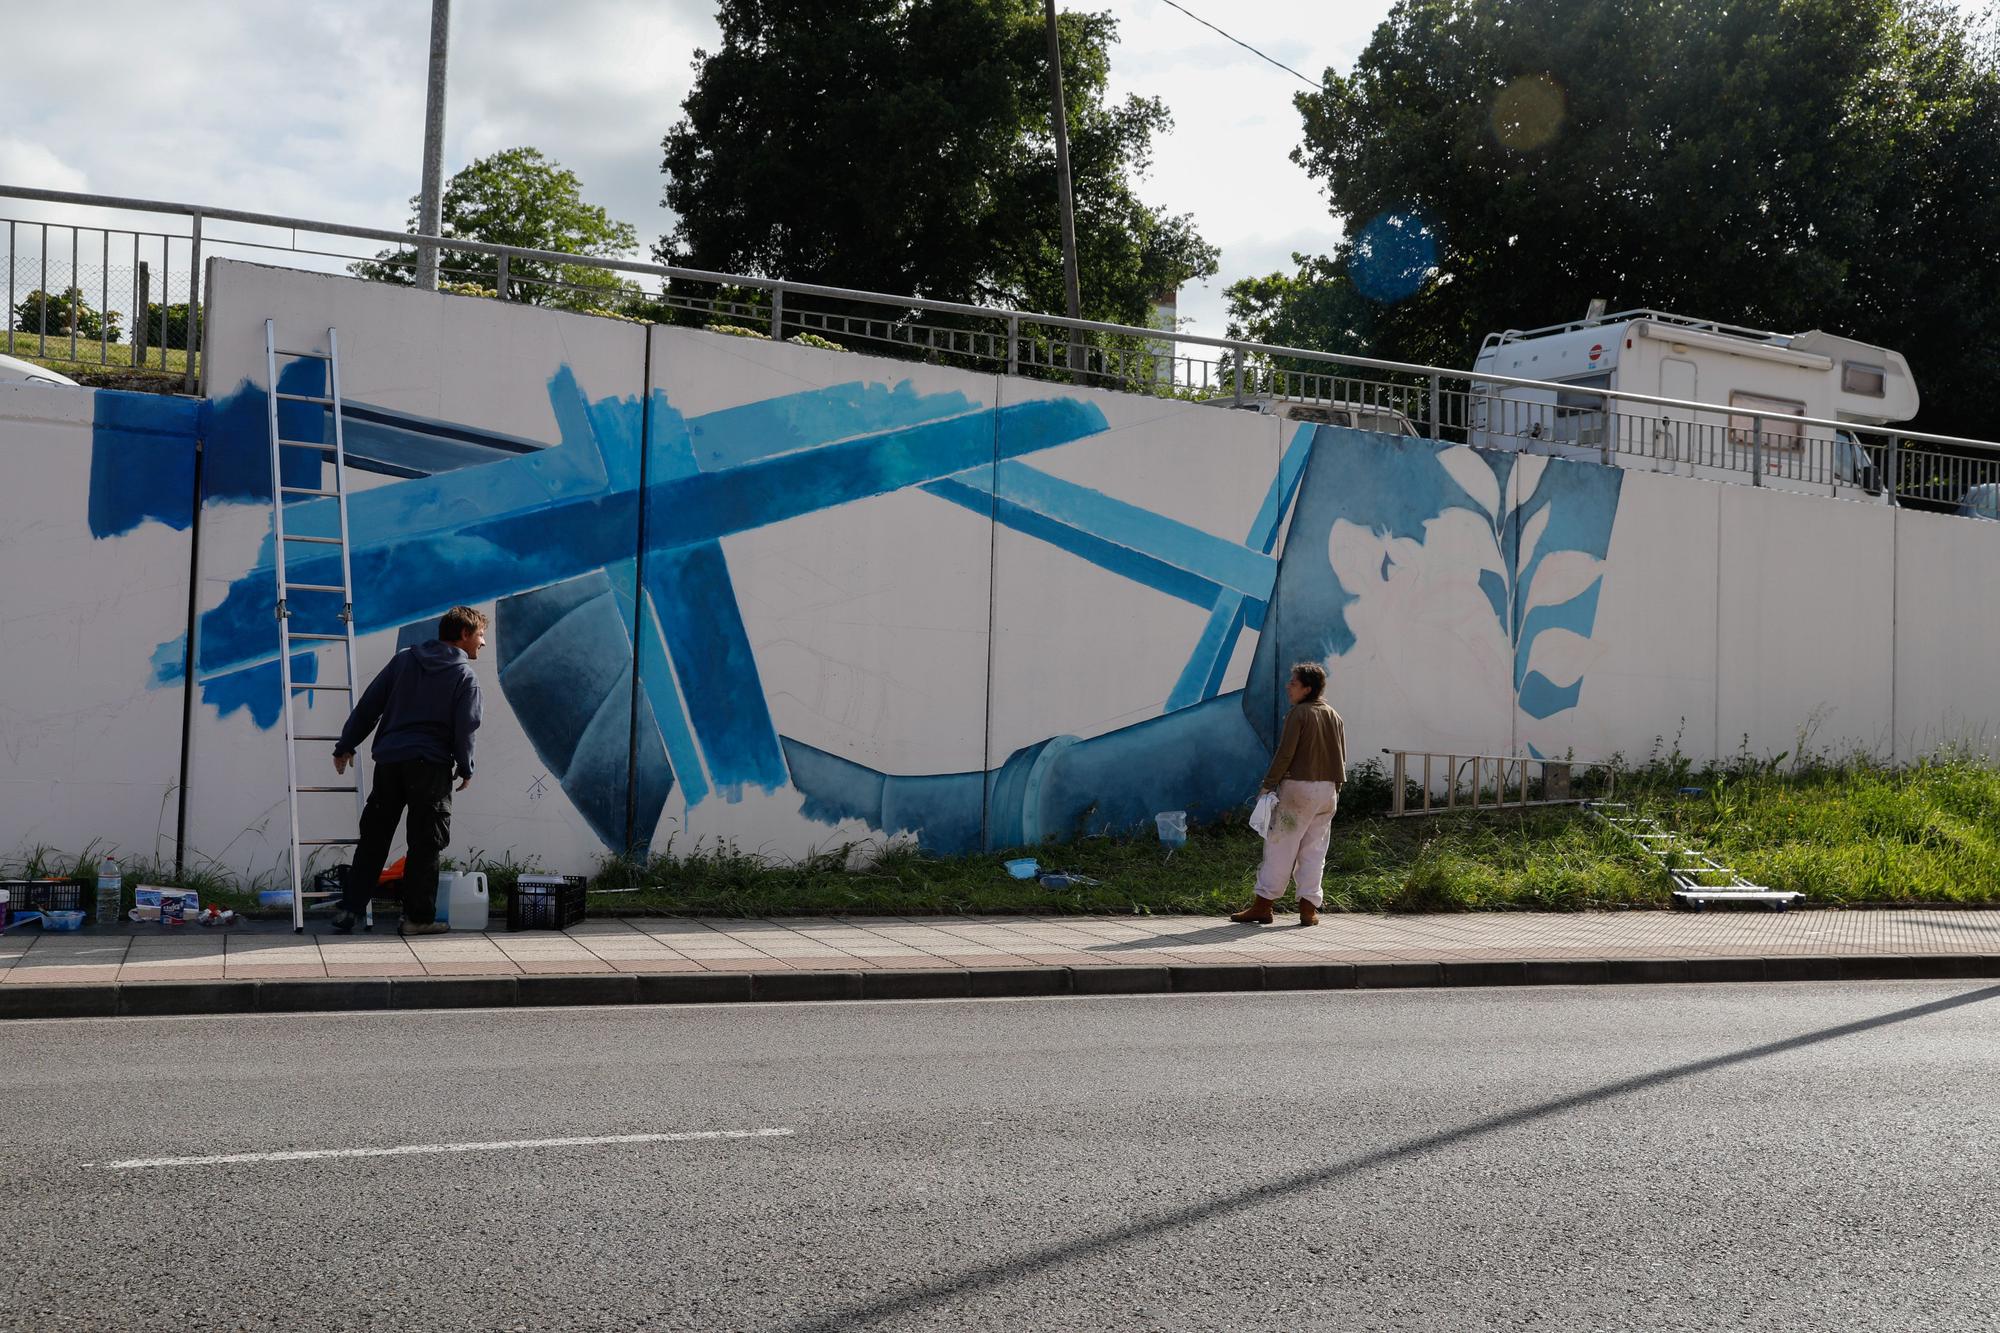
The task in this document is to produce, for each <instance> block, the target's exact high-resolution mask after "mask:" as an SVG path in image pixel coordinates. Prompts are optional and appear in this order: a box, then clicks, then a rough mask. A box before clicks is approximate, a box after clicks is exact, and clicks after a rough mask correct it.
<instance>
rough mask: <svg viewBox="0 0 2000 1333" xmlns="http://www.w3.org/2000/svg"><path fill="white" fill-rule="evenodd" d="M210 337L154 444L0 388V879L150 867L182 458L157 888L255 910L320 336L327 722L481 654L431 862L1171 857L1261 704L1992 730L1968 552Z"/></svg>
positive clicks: (315, 299) (597, 376)
mask: <svg viewBox="0 0 2000 1333" xmlns="http://www.w3.org/2000/svg"><path fill="white" fill-rule="evenodd" d="M213 298H214V299H213V304H212V306H211V309H210V320H211V323H210V333H209V345H210V349H211V352H210V355H211V360H210V376H209V397H208V400H207V401H206V402H205V403H204V404H200V405H193V404H190V403H188V402H186V401H185V400H181V401H179V402H176V401H175V400H169V399H146V398H141V397H138V396H135V395H93V394H90V393H87V392H81V391H78V392H72V393H68V394H53V395H52V392H51V391H47V390H9V391H0V466H4V467H5V468H6V475H7V479H8V484H7V485H6V486H4V487H0V553H4V559H0V594H4V602H0V670H4V672H5V677H4V678H5V680H6V689H5V691H4V693H0V792H4V793H5V794H6V799H5V805H4V810H0V855H5V854H7V853H10V852H12V853H15V854H17V855H18V852H19V851H20V850H23V849H25V848H27V847H29V846H31V845H33V844H36V843H43V844H48V845H52V846H56V847H61V848H63V849H65V850H77V849H80V848H81V847H82V846H83V845H85V844H86V843H88V842H90V841H91V840H93V839H99V840H104V841H108V842H111V843H115V844H117V845H119V846H121V847H126V848H134V849H139V850H142V851H145V852H148V853H150V852H151V851H153V850H154V848H155V847H156V846H158V847H159V848H160V850H161V851H163V852H164V853H166V854H169V855H170V854H171V851H172V847H171V845H170V839H171V831H172V828H173V817H174V814H175V813H176V809H177V803H178V796H177V794H176V793H175V792H174V790H173V788H174V786H175V782H176V775H177V772H178V769H179V766H180V763H181V757H182V734H181V724H180V719H181V707H182V687H181V680H180V666H181V654H182V653H183V652H184V642H183V640H184V636H185V635H186V633H187V629H188V625H187V621H186V607H187V574H188V568H189V563H190V556H191V545H190V532H189V528H190V525H191V523H192V519H193V517H194V516H193V513H192V510H191V495H192V486H191V484H190V477H191V473H190V471H189V465H190V460H189V459H188V458H187V457H186V456H185V454H186V451H187V449H188V447H189V441H190V440H191V439H192V437H193V436H194V435H196V434H199V435H200V436H201V438H202V439H203V440H204V441H205V442H206V444H205V453H204V463H203V468H204V473H203V476H204V484H203V495H204V503H203V506H202V508H201V510H200V514H199V536H200V550H201V557H200V560H201V571H200V583H199V589H198V598H197V601H198V605H199V610H200V615H199V616H198V618H197V626H196V628H197V638H198V650H199V658H200V661H199V666H198V669H197V671H196V704H195V707H194V710H193V727H192V732H191V735H190V736H189V738H188V747H187V755H188V760H189V763H190V769H191V776H190V790H189V793H188V817H189V829H190V834H189V849H188V850H189V852H190V854H191V855H192V856H193V857H194V858H195V859H196V860H198V861H199V860H201V859H203V858H212V859H213V860H215V861H217V862H219V863H221V864H223V865H226V866H228V867H229V868H231V869H232V870H235V871H237V872H238V873H241V874H245V875H249V876H253V877H264V878H270V877H272V876H274V875H275V874H276V873H277V872H278V870H279V869H280V862H281V857H282V852H281V848H282V846H283V844H284V842H285V837H286V830H285V824H284V812H283V792H284V754H283V746H282V742H281V740H280V737H279V732H278V728H277V708H278V687H277V684H276V679H275V662H274V661H273V660H272V653H273V651H274V646H275V630H274V628H273V620H272V605H271V604H272V596H273V590H272V582H271V574H270V569H269V560H270V555H269V550H268V547H269V539H270V514H269V507H268V495H269V485H270V479H269V467H268V458H267V457H266V455H267V445H266V442H265V416H264V397H263V388H264V381H265V379H266V372H265V368H264V353H263V322H264V320H265V319H266V318H273V319H276V320H277V321H278V328H279V331H280V340H281V342H283V343H285V344H287V345H294V346H300V347H304V348H309V349H320V348H322V347H323V346H324V340H325V330H326V329H327V328H328V327H334V328H337V329H338V330H339V331H340V339H341V370H342V390H343V395H344V398H345V400H346V402H347V404H348V412H347V416H346V421H347V428H348V440H347V443H348V447H349V451H350V453H351V454H352V455H353V456H354V457H355V458H356V460H357V467H358V468H359V469H360V470H358V471H357V472H356V473H355V476H354V489H355V500H354V510H353V516H354V522H355V534H356V535H355V543H354V545H355V553H356V554H355V583H356V589H357V608H358V614H359V616H360V618H361V621H362V624H363V627H364V630H365V634H364V637H363V639H362V644H361V653H362V663H361V665H362V674H363V677H364V680H365V678H366V677H367V676H369V675H372V673H373V672H374V671H375V670H377V669H379V668H380V666H381V665H382V664H383V663H384V662H385V661H387V659H388V658H389V656H390V655H391V654H392V653H393V652H394V651H395V649H396V647H397V645H398V644H399V643H407V642H411V641H414V640H416V639H420V638H423V637H427V636H428V635H429V634H430V632H431V626H432V625H433V624H434V622H435V619H436V617H437V615H438V614H439V613H440V612H441V611H442V610H443V609H445V607H447V606H448V605H450V604H452V603H453V602H457V601H471V602H472V603H473V604H475V605H478V606H481V607H482V608H484V609H486V610H487V611H488V612H489V613H490V614H492V615H493V617H494V631H493V635H492V638H493V644H492V646H491V648H490V650H489V656H488V657H487V658H486V659H483V660H482V661H481V663H480V664H479V667H478V670H479V673H480V676H481V679H482V681H483V682H484V692H485V698H486V721H485V726H484V728H483V729H482V731H481V732H480V737H479V766H478V768H479V771H478V776H477V778H476V779H475V782H474V784H473V786H472V788H471V790H470V791H468V792H467V793H465V794H464V795H462V796H460V797H459V798H458V799H457V802H456V828H455V833H454V838H453V849H454V851H455V852H456V853H458V854H461V855H466V854H471V853H474V852H479V853H484V854H486V855H490V856H503V855H511V856H514V857H516V858H521V859H533V860H536V861H539V862H540V863H541V864H542V865H544V866H546V867H549V868H559V869H565V870H585V869H588V868H589V867H590V866H591V864H592V863H593V862H594V861H595V859H596V858H598V857H599V856H602V855H604V854H605V853H607V852H609V851H611V850H613V849H617V848H622V847H625V846H627V845H636V846H638V847H642V848H651V849H653V850H665V849H668V848H670V847H671V848H675V849H680V850H686V849H687V848H689V847H690V846H692V845H697V844H699V845H713V844H716V843H732V844H735V845H737V846H739V847H743V848H748V849H755V850H758V851H763V852H768V853H775V854H783V855H799V854H802V853H805V852H808V851H811V850H815V849H824V848H827V847H831V846H837V845H840V844H846V843H862V844H879V843H884V842H889V841H895V840H906V839H914V840H917V841H919V842H921V843H923V844H925V845H927V846H930V847H933V848H936V849H938V850H940V851H947V852H955V851H964V850H969V849H973V848H977V847H980V846H986V845H996V846H997V845H1007V844H1010V843H1015V842H1020V841H1033V840H1035V839H1038V838H1041V837H1044V836H1054V835H1062V834H1067V833H1071V832H1074V831H1077V830H1079V829H1097V828H1104V827H1130V826H1134V825H1138V824H1142V823H1143V822H1145V821H1147V820H1148V819H1149V818H1150V816H1151V815H1152V814H1153V813H1154V812H1156V811H1159V810H1162V809H1188V810H1192V811H1194V812H1195V813H1196V814H1197V815H1202V814H1209V813H1213V812H1215V811H1217V810H1219V809H1222V808H1225V807H1227V806H1229V805H1231V804H1234V803H1236V802H1238V801H1240V800H1242V799H1244V798H1246V797H1247V796H1248V795H1249V794H1250V792H1251V791H1252V790H1253V789H1254V786H1255V783H1256V779H1257V777H1258V774H1259V772H1260V770H1261V769H1262V767H1263V765H1264V763H1265V762H1266V761H1267V759H1268V754H1269V746H1270V744H1271V739H1272V735H1273V732H1274V730H1275V727H1276V725H1277V722H1278V719H1279V716H1280V714H1281V711H1282V708H1281V703H1280V694H1279V687H1280V685H1281V682H1282V679H1283V676H1284V673H1285V671H1286V669H1287V668H1288V667H1289V666H1290V664H1291V663H1292V662H1294V661H1297V660H1300V659H1316V660H1320V661H1323V662H1324V663H1326V665H1327V666H1328V668H1329V671H1330V674H1331V677H1332V682H1333V685H1332V696H1333V699H1334V702H1335V703H1336V705H1337V706H1338V707H1339V708H1340V709H1341V710H1342V711H1343V712H1344V713H1345V714H1346V715H1347V717H1348V720H1349V727H1350V742H1351V745H1350V748H1351V750H1352V752H1353V754H1354V756H1355V758H1356V759H1357V760H1361V759H1366V758H1368V757H1370V756H1372V755H1374V754H1376V753H1377V752H1378V751H1379V750H1380V749H1381V748H1383V747H1391V746H1393V747H1398V748H1413V749H1416V748H1422V749H1434V750H1440V751H1453V752H1459V753H1469V752H1487V753H1503V754H1504V753H1529V752H1534V753H1541V754H1545V755H1554V754H1563V753H1569V754H1574V755H1576V756H1578V757H1580V758H1586V759H1595V758H1603V757H1608V756H1610V755H1611V754H1613V753H1622V754H1624V755H1625V756H1626V757H1627V758H1628V759H1631V760H1634V761H1638V760H1643V759H1644V758H1645V757H1646V756H1647V755H1648V754H1650V753H1652V752H1654V751H1655V749H1656V748H1657V749H1665V748H1667V747H1670V746H1673V745H1675V744H1678V745H1679V746H1680V748H1681V751H1682V752H1683V753H1685V754H1687V755H1689V756H1690V757H1692V758H1694V759H1696V760H1705V759H1709V758H1713V757H1717V756H1721V757H1725V758H1726V757H1729V756H1732V755H1734V754H1736V753H1737V752H1738V751H1739V750H1740V749H1741V748H1742V747H1743V746H1745V745H1746V744H1747V745H1748V747H1749V749H1750V751H1751V752H1752V753H1753V754H1755V755H1758V756H1760V757H1762V756H1769V755H1773V754H1777V753H1780V752H1785V751H1790V750H1793V749H1795V748H1796V747H1797V745H1798V743H1799V740H1800V737H1801V736H1802V735H1803V736H1805V737H1806V739H1807V742H1808V744H1810V745H1811V746H1813V747H1814V748H1816V749H1822V750H1833V751H1847V750H1854V749H1862V750H1867V751H1870V752H1872V753H1876V754H1882V755H1886V754H1888V753H1889V752H1890V751H1891V749H1892V748H1893V751H1894V753H1895V754H1896V756H1897V757H1898V758H1902V759H1909V758H1913V757H1916V756H1918V755H1920V754H1923V753H1926V752H1929V751H1930V750H1933V749H1935V748H1936V747H1937V746H1939V745H1941V744H1949V743H1959V742H1968V741H1970V742H1975V743H1979V744H1983V745H1987V746H1989V747H1991V746H1992V744H1993V738H1994V736H1995V734H1996V728H2000V701H1996V700H1995V699H1994V693H1993V688H1992V686H1991V685H1990V684H1988V681H1987V675H1988V673H1987V672H1986V671H1985V670H1984V666H1983V664H1984V663H1985V662H1987V661H1988V660H1990V658H1991V657H1992V656H1993V653H1994V649H1995V648H1996V647H1997V646H2000V644H1996V643H1994V642H1989V640H1995V639H2000V627H1996V623H1995V622H1996V619H2000V618H1995V617H1991V616H1986V615H1983V614H1982V613H1980V611H1979V606H1980V598H1981V594H1982V593H1983V591H1984V589H1985V587H1986V586H1987V583H1988V582H1990V578H1991V572H1992V570H1993V568H1994V565H1995V557H1996V553H2000V546H1996V543H2000V526H1994V525H1988V524H1982V523H1978V522H1974V521H1970V520H1962V519H1955V518H1946V517H1940V516H1936V515H1927V514H1912V513H1904V512H1899V511H1895V510H1890V509H1884V508H1879V507H1871V506H1865V505H1859V504H1850V503H1845V502H1841V501H1834V500H1828V499H1818V498H1812V497H1804V496H1798V495H1791V494H1780V493H1774V492H1771V491H1768V490H1763V491H1760V490H1757V489H1753V488H1749V487H1741V486H1727V485H1720V484H1715V483H1709V482H1702V481H1693V480H1689V479H1685V478H1677V477H1669V476H1658V475H1652V474H1647V473H1642V472H1624V471H1619V470H1615V469H1605V468H1602V467H1599V466H1597V465H1595V464H1593V463H1588V462H1569V461H1563V460H1550V459H1545V458H1539V457H1526V456H1520V455H1513V454H1505V455H1493V454H1482V453H1479V452H1476V451H1474V450H1470V449H1466V448H1459V447H1453V448H1439V447H1437V446H1434V445H1432V444H1430V443H1428V442H1425V441H1421V440H1411V439H1391V438H1389V437H1384V436H1373V435H1367V434H1362V433H1357V432H1352V431H1340V430H1333V429H1330V428H1313V427H1301V426H1298V425H1296V424H1283V423H1280V422H1278V421H1276V420H1275V419H1273V418H1269V417H1262V416H1257V415H1254V414H1247V413H1239V412H1230V411H1224V410H1218V409H1215V408H1209V407H1202V406H1196V405H1191V404H1185V403H1175V402H1155V401H1152V400H1148V399H1143V398H1138V397H1133V396H1126V395H1117V394H1109V393H1100V392H1095V391H1090V390H1073V389H1068V388H1065V387H1063V386H1058V385H1050V384H1042V383H1035V382H1029V381H1022V380H1009V379H1007V378H1005V377H1004V376H995V375H991V374H980V373H973V372H967V371H958V370H947V369H942V368H937V367H927V366H920V365H916V364H912V363H909V362H902V361H892V360H884V359H878V358H872V357H868V356H863V355H856V354H851V353H837V352H826V351H819V350H810V349H805V348H800V347H796V346H787V345H775V344H771V343H768V342H759V341H755V340H746V339H736V338H725V337H718V336H714V335H709V334H703V333H695V332H689V331H686V330H680V329H671V328H655V329H646V328H643V327H640V326H637V325H632V324H627V323H620V322H616V321H611V320H604V319H596V318H589V317H583V316H574V315H564V314H559V313H553V312H548V311H541V310H534V309H528V308H525V307H521V306H515V305H507V304H502V303H499V302H494V301H480V300H473V299H468V298H460V297H449V296H438V295H431V294H425V293H418V292H414V291H408V290H403V289H396V288H390V287H385V286H380V285H371V284H365V283H360V282H356V281H352V280H348V279H341V278H332V277H320V276H313V275H307V274H299V273H295V272H289V271H279V270H267V269H261V268H257V267H254V266H249V265H242V264H234V263H229V264H222V265H219V266H218V270H217V275H216V282H215V285H214V289H213ZM315 366H316V363H305V364H304V365H303V366H302V368H300V369H296V370H293V371H291V372H288V374H289V376H290V378H289V379H286V383H287V385H288V387H291V388H305V389H311V388H312V387H314V386H313V385H311V384H306V383H304V381H305V380H310V379H311V377H312V376H313V375H314V374H316V373H317V371H316V368H315ZM301 377H303V378H301ZM281 378H286V377H285V376H281ZM197 411H199V417H198V418H197V416H196V415H195V414H196V412H197ZM286 415H287V421H286V424H285V431H286V433H287V434H288V435H297V434H301V433H303V434H306V435H308V436H311V435H312V432H314V431H324V430H325V429H326V427H327V418H326V416H325V414H324V413H323V412H320V411H319V410H318V409H316V408H310V407H301V408H292V409H287V413H286ZM175 441H179V443H178V445H177V444H176V443H175ZM177 448H178V449H179V450H181V451H182V452H181V453H178V454H177V453H176V452H175V450H176V449H177ZM176 478H177V480H176ZM307 480H308V481H310V482H311V483H312V484H323V483H324V480H325V474H324V473H323V472H321V473H318V474H316V475H315V476H313V477H311V478H308V479H307ZM176 496H178V499H176ZM317 509H318V510H320V511H323V510H324V509H325V506H324V505H323V504H322V505H319V506H317ZM327 521H328V516H327V515H326V514H325V513H324V512H317V513H316V512H315V507H314V506H313V505H311V504H307V505H302V506H300V507H299V509H298V516H297V526H298V527H299V529H301V530H313V531H317V530H321V529H320V528H316V527H315V526H314V525H316V524H321V525H323V524H324V523H325V522H327ZM311 549H312V548H308V550H311ZM300 627H305V626H303V625H301V626H300ZM306 657H311V658H313V659H316V660H314V661H313V662H312V663H311V664H310V665H308V664H307V663H306V662H305V661H304V658H306ZM333 658H334V655H333V654H332V653H331V652H328V651H325V650H321V651H319V652H317V653H313V654H302V655H301V669H302V670H307V671H316V672H317V673H318V674H317V679H318V680H319V681H321V682H332V681H335V680H337V679H338V678H339V676H340V672H339V671H338V669H337V666H336V664H335V662H334V660H333ZM635 699H636V700H637V703H638V710H637V713H636V715H635V713H634V711H633V703H634V700H635ZM347 706H348V699H347V697H346V696H345V695H338V694H334V693H332V692H330V691H325V690H321V691H316V692H314V693H313V694H312V695H310V696H309V697H308V701H307V702H306V703H305V704H304V705H303V706H302V707H301V708H300V709H299V713H300V715H301V720H302V722H303V723H304V725H305V727H306V728H308V729H311V730H316V731H332V730H336V729H337V728H338V726H339V724H340V722H341V720H342V718H343V717H344V715H345V712H346V709H347ZM327 748H330V747H327V746H324V745H321V746H318V747H317V750H314V749H310V748H309V749H308V751H307V754H308V760H309V767H308V772H315V770H313V769H312V768H311V763H312V762H313V761H314V760H315V759H316V758H318V757H323V756H319V755H318V753H317V752H318V751H323V750H325V749H327ZM317 799H320V800H329V801H337V800H338V799H340V798H317ZM163 802H164V806H163ZM326 811H327V813H326V819H327V823H328V824H329V825H338V824H342V823H344V822H345V820H346V818H347V814H346V812H345V811H343V810H341V809H340V808H339V806H337V805H330V806H328V807H327V808H326ZM162 830H164V832H165V835H166V837H167V841H166V842H162V841H161V832H162ZM329 831H330V830H329Z"/></svg>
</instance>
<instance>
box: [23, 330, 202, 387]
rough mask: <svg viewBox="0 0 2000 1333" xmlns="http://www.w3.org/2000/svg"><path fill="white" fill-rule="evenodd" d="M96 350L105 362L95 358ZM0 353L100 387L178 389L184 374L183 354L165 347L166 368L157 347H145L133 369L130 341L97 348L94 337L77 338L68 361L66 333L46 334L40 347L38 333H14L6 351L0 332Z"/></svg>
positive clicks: (184, 354) (184, 362)
mask: <svg viewBox="0 0 2000 1333" xmlns="http://www.w3.org/2000/svg"><path fill="white" fill-rule="evenodd" d="M100 351H102V353H103V354H104V356H105V358H106V359H105V361H102V362H100V361H99V360H98V355H99V352H100ZM0 352H4V353H6V354H7V355H8V356H16V357H19V358H20V359H21V360H23V361H32V362H34V363H35V364H36V365H38V366H46V367H48V368H49V369H50V370H53V371H57V372H59V373H61V374H64V375H67V376H69V377H70V378H71V379H73V380H76V381H78V382H79V383H82V384H93V385H97V386H100V387H109V388H129V389H150V390H158V389H161V388H172V389H175V390H178V389H179V387H180V385H181V382H182V380H183V379H184V378H185V377H186V374H187V353H186V352H184V351H179V350H176V349H173V348H169V349H167V365H166V369H164V370H162V369H161V368H160V351H159V349H158V348H157V347H149V348H147V349H146V364H145V365H144V366H141V367H139V368H138V369H136V370H135V369H134V368H133V366H132V344H131V343H129V342H124V343H112V344H111V345H110V346H109V347H107V348H101V349H100V348H99V346H98V344H97V342H96V340H94V339H89V338H78V339H77V340H76V359H75V360H71V359H70V354H69V336H68V335H67V334H64V335H63V336H61V337H57V336H56V335H54V334H50V335H49V338H48V341H47V344H46V347H44V345H43V344H42V342H41V341H40V335H38V334H33V333H20V332H16V333H15V334H14V346H13V349H12V350H11V351H9V350H8V347H7V335H6V333H5V332H4V331H0ZM169 381H171V382H169Z"/></svg>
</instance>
